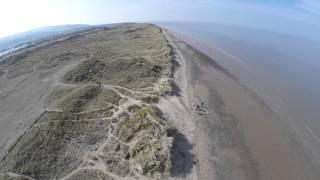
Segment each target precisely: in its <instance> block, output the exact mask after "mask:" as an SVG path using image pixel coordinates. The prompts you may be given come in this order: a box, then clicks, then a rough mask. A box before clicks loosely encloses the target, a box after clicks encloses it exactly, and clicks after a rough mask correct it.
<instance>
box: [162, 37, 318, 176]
mask: <svg viewBox="0 0 320 180" xmlns="http://www.w3.org/2000/svg"><path fill="white" fill-rule="evenodd" d="M167 33H168V34H169V36H170V38H171V39H172V43H173V44H174V46H175V48H176V49H177V51H178V52H179V53H178V54H179V55H180V56H182V58H181V59H182V60H183V61H185V62H184V63H185V64H186V66H185V68H186V69H185V71H186V72H187V73H186V77H187V80H186V81H187V82H188V84H189V85H188V87H187V88H188V89H187V90H186V92H189V94H188V96H189V104H190V107H191V111H192V113H193V120H194V124H195V130H194V131H193V132H194V134H193V136H194V140H193V141H192V142H193V143H194V144H193V146H194V148H193V149H194V150H193V151H194V153H195V158H196V159H197V161H198V162H199V164H197V170H198V171H197V175H198V178H199V179H212V178H214V179H279V180H280V179H281V180H283V179H315V178H316V177H317V175H318V172H317V171H315V170H316V167H314V166H313V165H312V164H311V163H309V162H308V157H306V154H305V152H304V151H303V150H302V149H301V144H299V142H298V140H297V138H296V137H295V136H294V135H293V134H294V133H292V132H294V130H292V129H291V127H290V126H287V125H286V124H285V123H284V121H282V120H281V119H280V117H279V115H278V114H277V113H276V112H275V111H274V110H273V108H274V107H272V106H273V105H272V103H270V102H271V101H268V100H266V99H267V98H266V97H263V96H261V94H257V93H256V91H259V90H258V89H254V90H256V91H252V88H254V87H255V86H254V85H252V84H250V82H249V81H246V82H244V81H241V80H242V79H241V75H239V74H241V73H246V72H241V71H246V70H247V71H248V69H241V68H239V67H241V66H245V64H244V63H243V62H242V61H234V59H233V60H230V58H232V57H227V56H224V57H223V56H221V59H214V60H213V59H212V57H210V53H215V52H218V51H219V49H214V48H212V47H208V46H207V45H206V44H201V43H200V42H198V41H195V40H194V39H192V38H190V37H188V36H186V35H182V34H179V33H176V32H173V31H168V32H167ZM208 52H210V53H208ZM219 53H221V54H223V52H219ZM228 58H229V59H228ZM216 60H217V61H216ZM221 61H222V62H223V63H221ZM235 64H236V65H235ZM239 76H240V77H239ZM239 78H240V79H241V80H239ZM248 84H249V85H252V86H250V88H248V87H247V85H248ZM202 105H203V107H201V106H202ZM197 106H198V107H199V106H200V107H201V108H200V109H201V111H203V112H204V114H201V113H202V112H200V113H199V109H198V107H197Z"/></svg>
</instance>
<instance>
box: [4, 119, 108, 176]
mask: <svg viewBox="0 0 320 180" xmlns="http://www.w3.org/2000/svg"><path fill="white" fill-rule="evenodd" d="M108 124H109V122H108V121H102V120H101V121H98V120H96V121H77V122H74V121H48V122H46V123H44V122H42V123H40V122H38V123H36V124H35V125H34V126H33V127H32V128H31V129H30V130H29V131H27V132H26V133H25V134H24V135H23V136H22V137H21V139H20V140H19V141H18V142H17V144H16V145H15V146H14V147H13V148H12V149H11V151H10V152H9V154H8V155H7V156H6V158H5V159H4V160H3V161H2V162H1V163H0V169H1V172H13V173H17V174H23V175H26V176H30V177H33V178H36V179H54V177H56V176H57V175H59V176H63V175H65V174H66V173H69V172H70V171H72V170H73V169H74V168H76V167H77V166H79V165H80V163H81V158H82V156H83V155H84V154H83V153H84V152H85V151H88V150H94V149H96V148H97V147H98V145H100V144H101V143H102V142H103V141H105V140H106V138H107V135H106V134H107V132H108V129H107V128H105V127H107V126H108Z"/></svg>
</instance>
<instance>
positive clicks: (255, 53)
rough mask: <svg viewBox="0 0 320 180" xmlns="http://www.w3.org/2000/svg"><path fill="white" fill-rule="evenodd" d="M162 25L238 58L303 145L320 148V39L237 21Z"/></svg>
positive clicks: (316, 156) (316, 154)
mask: <svg viewBox="0 0 320 180" xmlns="http://www.w3.org/2000/svg"><path fill="white" fill-rule="evenodd" d="M158 24H160V25H161V26H163V27H166V28H168V29H171V30H174V31H176V32H178V33H183V34H184V35H187V36H190V37H192V38H194V39H196V40H199V41H201V42H204V43H206V44H207V45H209V46H212V47H216V48H219V49H222V50H223V51H225V52H226V53H228V54H230V55H231V56H234V57H236V58H238V59H240V60H241V61H242V62H243V64H245V66H246V67H247V68H246V69H243V70H244V71H251V72H250V74H251V76H254V79H255V81H257V83H259V86H260V87H261V88H262V89H263V90H264V93H265V94H267V96H266V97H269V98H270V99H269V100H270V101H272V103H271V104H273V105H274V109H276V110H277V111H279V112H280V111H281V113H282V116H283V117H285V118H284V119H286V121H287V122H288V123H289V124H290V125H292V126H293V127H294V129H296V131H297V134H298V136H300V138H301V140H302V141H303V142H306V143H308V144H305V146H308V147H309V148H310V149H313V152H316V151H314V150H315V149H317V150H319V149H320V79H319V78H320V75H319V73H320V42H317V41H314V40H312V39H305V38H302V37H297V36H293V35H288V34H281V33H276V32H269V31H264V30H259V29H254V28H249V27H241V26H235V25H222V24H205V23H164V22H162V23H158ZM240 80H243V81H245V79H241V78H240ZM313 155H314V157H313V158H317V161H318V162H320V155H319V153H313Z"/></svg>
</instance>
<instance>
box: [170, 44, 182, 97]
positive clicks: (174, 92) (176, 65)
mask: <svg viewBox="0 0 320 180" xmlns="http://www.w3.org/2000/svg"><path fill="white" fill-rule="evenodd" d="M170 48H171V52H170V55H171V57H172V59H171V64H172V66H171V74H170V77H171V78H173V79H174V74H175V73H176V71H177V69H178V68H180V66H181V65H180V63H179V62H178V61H177V52H176V50H175V49H174V48H173V47H172V46H170ZM171 87H172V95H173V96H181V89H180V88H179V86H178V85H177V84H176V82H174V81H171Z"/></svg>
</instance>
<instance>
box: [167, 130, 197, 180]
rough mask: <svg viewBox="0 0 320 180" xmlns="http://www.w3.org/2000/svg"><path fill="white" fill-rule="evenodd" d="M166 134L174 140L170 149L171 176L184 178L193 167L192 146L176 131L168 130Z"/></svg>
mask: <svg viewBox="0 0 320 180" xmlns="http://www.w3.org/2000/svg"><path fill="white" fill-rule="evenodd" d="M168 134H169V135H170V136H172V137H173V138H174V140H173V145H172V148H171V161H172V170H171V174H172V176H173V177H186V176H187V174H189V173H190V172H191V170H192V167H193V165H194V164H193V163H194V155H193V154H192V153H191V150H192V147H193V146H192V145H191V144H190V143H189V142H188V140H187V139H186V137H185V136H184V135H183V134H181V133H179V132H178V131H177V130H176V129H170V130H169V132H168Z"/></svg>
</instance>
